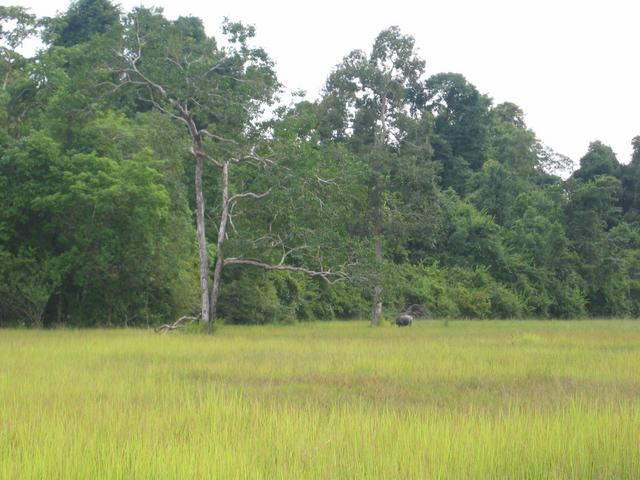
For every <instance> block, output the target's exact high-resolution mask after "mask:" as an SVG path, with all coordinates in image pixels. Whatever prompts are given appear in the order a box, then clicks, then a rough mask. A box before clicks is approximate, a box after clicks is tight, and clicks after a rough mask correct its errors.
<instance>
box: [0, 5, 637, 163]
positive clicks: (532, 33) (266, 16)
mask: <svg viewBox="0 0 640 480" xmlns="http://www.w3.org/2000/svg"><path fill="white" fill-rule="evenodd" d="M0 4H18V5H23V6H26V7H29V8H31V10H32V12H33V13H36V14H37V15H40V16H42V15H49V16H50V15H53V14H55V13H56V11H64V10H66V8H67V7H68V5H69V2H68V0H47V1H43V0H13V1H12V0H0ZM141 4H142V5H145V6H160V7H162V8H163V9H164V11H165V14H166V15H167V16H168V17H169V18H175V17H177V16H179V15H195V16H198V17H200V18H202V19H203V20H204V22H205V25H206V27H207V29H208V32H209V33H210V34H212V35H217V34H218V32H219V26H220V23H221V21H222V19H223V17H225V16H227V17H229V18H231V19H232V20H242V21H243V22H246V23H252V24H254V25H255V26H256V28H257V40H256V43H257V44H259V45H261V46H263V47H265V49H266V50H267V52H268V53H269V54H270V55H271V57H272V58H273V59H274V60H275V62H276V66H277V71H278V74H279V78H280V81H281V82H282V83H284V85H285V86H286V87H287V89H289V90H298V89H302V90H306V91H307V92H308V94H309V96H310V97H315V96H316V95H317V94H318V92H319V91H320V89H321V88H322V86H323V84H324V81H325V79H326V77H327V75H328V74H329V73H330V71H331V69H332V68H333V67H334V66H335V65H336V64H337V63H338V62H339V61H340V60H341V58H342V57H343V56H344V55H346V54H347V53H348V52H349V51H351V50H353V49H355V48H360V49H364V50H368V49H369V47H370V46H371V44H372V42H373V39H374V38H375V36H376V35H377V33H378V32H380V30H382V29H384V28H386V27H388V26H390V25H398V26H400V28H401V29H402V31H403V32H404V33H409V34H411V35H413V36H414V37H415V39H416V44H417V46H418V48H419V53H420V55H421V56H422V58H424V59H425V60H426V62H427V74H429V75H431V74H433V73H437V72H445V71H451V72H459V73H462V74H463V75H465V76H466V77H467V79H468V80H469V81H470V82H471V83H473V84H474V85H476V86H477V87H478V89H479V90H480V91H481V92H482V93H486V94H488V95H489V96H490V97H491V98H493V99H494V102H496V103H499V102H503V101H511V102H514V103H516V104H518V105H520V106H521V107H522V109H523V110H524V111H525V113H526V119H527V123H528V125H529V126H530V127H531V128H532V129H533V130H534V131H535V132H536V133H537V135H538V137H539V138H540V139H541V140H542V141H543V142H545V143H546V144H548V145H549V146H551V147H552V148H554V149H555V150H556V151H558V152H560V153H563V154H565V155H568V156H569V157H571V158H572V159H573V160H574V161H575V162H578V160H579V159H580V157H581V156H582V155H584V153H585V152H586V150H587V147H588V145H589V142H591V141H593V140H601V141H602V142H604V143H606V144H609V145H611V147H612V148H613V149H614V151H615V152H616V153H617V154H618V159H619V160H620V161H622V162H624V163H627V162H628V161H629V159H630V155H631V139H632V138H633V137H634V136H636V135H640V27H639V26H638V25H640V23H639V19H640V2H638V1H637V0H607V1H603V0H599V1H594V0H582V1H580V0H575V1H574V0H483V1H478V0H442V1H438V2H436V1H428V0H427V1H409V0H387V1H377V0H368V1H365V0H355V1H354V0H341V1H339V0H320V1H315V2H302V1H295V0H272V1H259V0H227V1H224V2H219V1H218V2H216V1H206V0H205V1H203V0H200V1H198V0H180V1H170V0H142V1H140V0H138V1H131V0H124V1H121V2H120V5H121V6H122V7H123V9H124V10H125V11H128V10H129V9H130V8H131V7H132V6H135V5H141Z"/></svg>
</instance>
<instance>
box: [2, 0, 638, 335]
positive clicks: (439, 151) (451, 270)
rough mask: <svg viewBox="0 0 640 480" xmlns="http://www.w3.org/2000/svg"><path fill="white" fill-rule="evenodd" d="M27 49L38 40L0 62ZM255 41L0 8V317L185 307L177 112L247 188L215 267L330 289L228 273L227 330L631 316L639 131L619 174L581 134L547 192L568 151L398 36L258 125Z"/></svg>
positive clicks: (184, 206) (183, 187)
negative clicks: (407, 317)
mask: <svg viewBox="0 0 640 480" xmlns="http://www.w3.org/2000/svg"><path fill="white" fill-rule="evenodd" d="M39 34H41V36H42V38H43V40H44V41H45V46H44V48H43V49H42V50H41V51H40V52H39V53H38V54H37V55H36V56H35V57H34V58H25V57H23V56H22V55H20V54H19V53H18V49H19V47H20V45H21V44H22V43H23V42H24V41H25V40H27V39H28V38H30V37H33V36H36V35H39ZM254 35H255V28H254V27H253V26H247V25H244V24H242V23H234V22H229V21H227V22H225V24H224V25H223V37H224V38H223V39H215V38H213V37H209V36H207V34H206V31H205V28H204V24H203V22H202V20H200V19H198V18H195V17H180V18H177V19H175V20H169V19H167V18H166V17H165V16H164V15H163V14H162V12H161V11H160V10H157V9H147V8H143V7H140V8H135V9H133V10H132V11H130V12H127V13H124V14H122V15H121V12H120V10H119V7H116V6H114V5H113V4H111V3H109V1H107V0H79V1H78V2H76V3H73V4H72V5H71V6H70V7H69V9H68V11H67V12H65V13H63V14H61V15H59V16H57V17H56V18H52V19H38V18H36V17H35V16H33V15H31V14H29V13H28V12H27V11H26V10H25V9H24V8H21V7H0V79H1V82H2V84H1V87H2V88H1V89H0V325H7V324H13V325H18V324H24V325H45V326H49V325H56V324H72V325H83V326H87V325H132V324H137V325H146V324H152V323H159V322H163V323H166V322H167V321H171V320H175V318H177V317H179V316H182V315H185V314H192V313H193V312H194V311H196V310H197V305H198V302H199V295H198V289H199V282H198V255H197V249H196V241H195V239H196V235H195V226H194V214H193V211H194V209H195V205H194V202H193V200H192V199H193V198H194V183H195V182H194V178H195V171H194V170H195V168H194V162H193V158H192V156H191V154H190V150H189V149H190V148H191V147H192V144H191V143H192V142H191V140H192V137H191V136H187V135H185V124H184V122H179V121H178V122H176V121H175V118H174V117H172V115H171V114H172V113H173V114H177V113H180V112H179V110H176V108H177V107H176V105H177V103H176V102H178V103H179V104H180V105H181V107H182V108H186V109H187V110H188V113H189V115H190V117H189V118H191V119H192V120H193V122H194V123H193V125H191V128H192V129H195V130H196V135H200V137H199V138H200V147H201V148H202V153H203V154H205V156H207V158H208V159H209V160H213V162H211V163H212V164H215V161H219V160H220V159H230V167H229V168H230V182H229V194H230V195H231V196H233V195H238V194H243V193H246V192H252V194H253V195H248V196H246V197H243V198H242V201H237V202H236V201H234V205H233V208H232V212H231V213H232V220H233V221H232V222H231V223H230V224H229V228H228V229H227V236H226V237H225V238H226V243H225V247H224V253H225V255H226V257H227V258H230V257H234V258H236V259H238V258H242V259H259V260H260V261H262V262H263V263H264V264H270V265H272V266H273V265H279V264H281V263H282V262H283V261H286V262H285V263H286V264H287V265H289V266H292V267H294V268H298V269H300V268H303V267H304V268H307V269H310V270H315V271H320V270H323V269H327V268H331V269H333V271H336V270H339V271H341V272H343V273H344V274H345V275H346V276H348V281H347V279H346V278H345V279H344V280H345V281H341V282H337V283H332V284H329V283H327V282H325V281H323V280H322V279H320V278H318V276H317V275H316V276H315V277H310V276H305V275H303V274H302V273H300V272H299V271H298V272H292V271H288V272H287V271H264V270H260V269H258V268H257V267H254V266H248V265H243V266H242V267H240V266H237V265H236V266H234V265H229V266H228V267H225V270H224V273H223V285H222V292H221V305H220V313H221V315H222V317H223V318H224V319H225V321H226V322H227V323H258V324H263V323H270V322H280V323H291V322H296V321H308V320H329V319H334V318H341V319H342V318H354V317H363V316H366V315H368V314H369V313H370V312H371V306H370V304H371V301H372V299H373V298H374V297H375V296H376V295H377V294H376V293H375V292H376V288H375V287H382V292H383V293H382V297H383V298H382V300H383V303H384V305H385V308H386V309H387V311H386V312H385V315H386V317H387V318H393V315H395V314H396V313H397V312H400V311H402V310H404V309H405V308H406V307H408V306H409V305H411V304H419V305H422V306H423V307H424V308H425V309H426V310H428V311H429V312H430V314H431V315H432V316H433V317H444V318H458V317H464V318H522V317H526V316H532V317H535V318H572V317H579V316H584V315H593V316H622V317H625V316H628V317H637V316H639V315H640V233H639V232H640V180H639V179H640V137H636V138H635V139H633V140H632V145H633V148H634V153H633V155H632V158H631V162H630V163H629V164H626V165H623V164H620V163H619V162H618V160H617V158H616V156H615V154H614V152H613V151H612V150H611V148H610V147H608V146H606V145H604V144H602V143H601V142H593V143H591V145H589V148H588V151H587V153H586V155H585V156H584V157H583V158H582V159H581V161H580V168H579V169H578V170H577V171H576V172H575V173H574V174H573V175H572V176H571V177H570V178H569V179H568V180H563V179H562V178H560V177H559V176H556V173H558V172H561V171H566V166H567V161H568V159H567V158H566V157H563V156H562V155H559V154H557V153H555V152H553V151H552V150H551V149H549V148H548V147H546V146H544V145H543V144H542V143H541V142H540V141H539V140H538V139H537V138H536V136H535V133H534V132H533V131H532V130H530V129H529V128H528V127H527V125H526V124H525V121H524V112H523V111H522V110H521V109H520V108H519V107H518V106H517V105H515V104H513V103H509V102H506V103H502V104H499V105H493V104H492V101H491V99H490V98H488V97H487V96H486V95H483V94H481V93H480V92H479V91H478V89H477V88H476V87H475V86H474V85H472V84H471V83H470V82H469V81H468V80H467V79H466V78H464V77H463V76H462V75H460V74H455V73H438V74H435V75H433V76H431V77H430V78H428V79H425V78H424V69H425V62H424V61H423V60H422V59H421V58H420V57H419V56H418V55H417V54H416V50H415V42H414V40H413V38H412V37H411V36H410V35H406V34H404V33H402V32H401V31H400V30H399V29H398V28H397V27H390V28H388V29H385V30H383V31H382V32H381V33H380V34H379V35H378V36H377V37H376V39H375V41H374V43H373V46H372V48H371V50H370V51H368V52H366V53H365V52H363V51H359V50H356V51H352V52H351V53H349V54H348V55H347V56H346V57H345V58H344V59H343V61H342V62H341V63H340V64H339V65H338V66H337V68H336V69H335V70H334V71H333V72H332V73H331V74H330V75H329V78H328V80H327V83H326V88H325V90H324V92H323V96H322V98H321V99H320V100H319V101H317V102H309V101H304V100H301V101H298V99H297V98H296V99H295V100H294V102H292V104H291V105H288V106H282V105H276V106H275V107H276V108H275V109H274V111H273V115H268V114H267V113H266V112H265V111H264V110H265V107H267V106H269V105H272V104H273V103H274V102H275V101H276V97H275V95H276V93H277V92H278V89H279V88H280V85H279V84H278V81H277V78H276V76H275V69H274V64H273V62H272V61H271V60H270V59H269V56H268V55H267V53H266V52H265V51H264V50H263V49H261V48H257V47H254V46H253V45H252V44H251V42H252V41H253V37H254ZM138 56H139V57H138ZM133 66H135V69H134V68H133ZM136 69H137V71H136ZM144 79H152V80H153V81H157V82H158V83H157V84H156V85H155V86H152V85H150V84H149V83H148V82H146V81H144ZM123 81H125V83H127V82H126V81H130V82H129V84H127V85H123V84H122V82H123ZM143 83H144V84H145V85H142V84H143ZM158 87H159V88H158ZM160 91H164V92H165V93H167V95H162V94H160V93H159V92H160ZM178 116H179V115H178ZM265 119H266V120H265ZM183 120H184V118H183ZM263 120H264V121H263ZM205 129H206V131H205ZM198 132H199V133H198ZM192 133H193V132H192ZM258 159H259V160H258ZM245 160H246V161H245ZM263 166H266V167H267V168H262V167H263ZM209 167H211V165H208V166H207V168H205V172H204V185H205V191H204V197H205V204H206V206H207V211H206V216H207V218H206V221H207V235H208V242H209V248H208V252H209V254H210V259H211V262H212V263H213V261H215V259H216V255H217V253H218V252H217V251H216V250H217V248H216V246H215V243H216V239H217V236H218V232H217V231H216V227H217V225H216V221H217V219H218V218H219V215H218V214H219V213H220V210H221V202H220V198H221V178H220V170H219V169H216V168H209ZM237 199H238V197H236V200H237ZM221 258H222V257H221ZM334 279H335V278H334ZM372 287H374V288H372ZM192 328H196V327H192Z"/></svg>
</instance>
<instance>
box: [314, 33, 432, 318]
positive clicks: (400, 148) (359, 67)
mask: <svg viewBox="0 0 640 480" xmlns="http://www.w3.org/2000/svg"><path fill="white" fill-rule="evenodd" d="M423 72H424V61H423V60H421V59H420V58H418V57H417V55H416V53H415V41H414V39H413V38H412V37H410V36H407V35H403V34H402V33H401V32H400V30H399V29H398V28H397V27H391V28H389V29H387V30H384V31H382V32H381V33H380V34H379V35H378V37H377V38H376V40H375V42H374V44H373V47H372V49H371V52H370V53H369V54H366V53H365V52H362V51H360V50H356V51H353V52H351V53H350V54H349V55H347V56H346V57H345V58H344V60H343V61H342V63H341V64H340V65H338V67H337V68H336V70H335V71H334V73H332V74H331V76H330V77H329V79H328V81H327V86H326V92H325V98H324V100H323V106H324V107H325V109H326V112H327V113H326V116H325V119H326V120H325V121H327V122H332V126H331V127H326V126H325V125H323V128H324V131H327V132H329V133H330V134H331V136H332V138H333V139H335V140H340V139H343V138H348V140H349V145H350V147H351V148H352V149H353V151H355V152H357V153H358V154H360V155H362V156H364V157H365V158H366V161H367V163H368V165H369V169H370V178H369V187H368V197H369V199H368V209H367V226H366V231H367V232H368V233H369V234H370V235H371V238H372V241H373V251H374V255H373V257H374V268H373V269H372V270H371V271H370V272H369V276H370V277H371V279H372V283H373V286H372V289H371V296H372V303H373V308H372V314H371V324H372V325H378V324H379V323H380V318H381V315H382V305H383V301H382V298H383V297H382V295H383V291H384V288H383V283H384V282H383V277H384V273H383V272H384V270H385V266H384V262H385V255H384V249H385V245H384V244H385V240H384V234H385V226H386V225H385V224H386V220H387V217H388V215H387V212H388V210H389V207H390V206H391V205H392V203H393V200H392V199H393V194H392V193H391V192H390V187H391V182H390V176H391V175H392V172H394V173H395V175H393V177H394V178H400V175H402V176H403V177H402V178H405V179H406V178H407V177H408V176H409V175H410V174H409V169H411V170H413V169H415V168H418V169H422V168H425V167H426V168H427V169H428V170H429V171H430V175H431V176H433V170H432V169H431V168H430V166H428V163H427V162H429V160H430V155H431V150H430V146H429V144H428V141H425V140H426V139H427V138H428V137H427V135H428V133H426V132H424V130H423V127H424V125H425V123H424V122H428V120H426V119H425V112H424V111H423V110H421V109H420V105H419V103H418V102H417V93H418V90H419V88H420V79H421V77H422V75H423ZM427 126H428V124H427ZM416 134H417V135H416ZM412 140H416V143H413V142H412ZM410 142H411V143H413V145H410ZM407 147H409V148H407ZM405 153H408V155H407V156H405ZM403 162H408V163H407V164H406V165H403ZM413 173H416V172H415V170H414V172H413ZM426 183H427V185H429V184H430V182H429V180H426ZM428 188H430V187H428ZM396 192H397V193H400V195H402V194H401V192H398V191H396ZM404 193H405V197H406V194H408V193H409V192H408V191H406V190H405V192H404ZM410 195H415V192H411V193H410ZM418 212H420V211H419V210H418V209H415V210H414V213H418ZM401 216H402V215H396V216H395V218H396V219H400V218H401ZM399 231H400V230H398V228H397V227H396V232H399Z"/></svg>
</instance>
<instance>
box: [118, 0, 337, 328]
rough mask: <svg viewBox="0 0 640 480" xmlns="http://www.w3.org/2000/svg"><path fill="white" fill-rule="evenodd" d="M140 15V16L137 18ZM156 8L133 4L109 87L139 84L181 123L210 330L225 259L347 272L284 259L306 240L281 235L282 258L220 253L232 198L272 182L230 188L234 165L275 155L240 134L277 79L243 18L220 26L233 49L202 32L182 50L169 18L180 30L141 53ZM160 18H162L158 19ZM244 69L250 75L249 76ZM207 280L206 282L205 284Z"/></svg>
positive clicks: (329, 274) (263, 163) (320, 273)
mask: <svg viewBox="0 0 640 480" xmlns="http://www.w3.org/2000/svg"><path fill="white" fill-rule="evenodd" d="M139 15H141V16H142V20H141V18H139ZM154 15H156V16H157V15H159V14H157V13H153V12H151V13H150V12H149V11H145V10H139V11H134V13H133V14H132V15H131V16H130V17H129V23H128V29H127V35H126V38H127V39H128V41H129V44H128V47H127V48H125V49H124V51H123V53H122V55H121V57H122V60H123V64H124V66H122V67H120V68H118V69H111V71H112V74H113V75H114V76H116V77H117V78H118V81H117V82H115V83H114V84H113V86H114V87H115V89H118V88H121V87H123V86H125V85H130V86H133V87H135V88H137V89H138V92H139V96H140V98H141V99H142V100H144V101H146V102H148V103H150V104H151V105H152V106H153V108H155V109H156V110H158V111H159V112H161V113H163V114H165V115H168V116H169V117H171V118H173V119H174V120H176V121H178V122H180V123H181V124H183V125H184V127H185V130H186V131H187V132H188V134H189V138H190V143H191V146H190V153H191V155H192V156H193V158H194V160H195V200H196V227H197V238H198V252H199V262H200V293H201V313H200V317H201V318H202V321H206V322H208V323H209V330H211V326H212V322H213V321H214V320H215V317H216V315H217V311H218V304H219V302H218V299H219V296H220V286H221V281H222V272H223V269H224V267H225V266H227V265H250V266H254V267H259V268H264V269H267V270H286V271H293V272H300V273H304V274H306V275H311V276H313V277H319V278H322V279H324V280H327V281H329V282H333V281H340V280H344V279H346V278H347V273H346V271H345V270H344V269H337V270H334V269H330V268H329V269H327V268H320V269H318V270H313V269H307V268H304V267H301V266H297V265H290V264H288V263H287V260H288V258H289V256H290V254H291V253H292V252H293V251H294V250H299V249H301V248H304V246H297V247H295V248H288V247H285V245H284V243H283V242H282V243H281V245H277V244H276V245H273V246H277V247H282V249H283V254H282V257H281V259H280V261H279V262H277V263H269V262H268V261H262V260H259V259H255V258H243V257H232V258H225V244H226V242H227V240H228V238H229V232H228V227H229V225H232V226H233V211H234V207H235V205H236V204H237V203H238V202H239V201H241V200H247V199H254V200H255V199H261V198H264V197H266V196H267V195H269V194H270V192H271V189H268V190H267V191H265V192H252V191H245V192H241V193H235V194H233V195H232V194H231V188H230V175H231V171H232V169H233V168H232V167H234V166H235V165H239V164H242V163H247V162H248V163H251V164H253V165H254V166H256V167H258V168H268V167H271V166H274V165H275V163H276V162H275V160H273V159H271V158H267V157H266V156H264V155H259V154H258V153H256V150H257V149H256V146H255V144H253V145H252V142H251V141H249V140H248V139H247V134H246V133H247V130H250V129H251V128H252V127H253V125H252V123H251V122H252V118H253V117H255V116H256V115H257V114H258V113H259V109H258V107H257V105H258V104H260V103H261V102H263V101H269V99H270V96H271V95H272V94H273V91H274V89H275V88H277V85H278V84H277V81H276V80H275V74H274V73H273V70H272V64H271V61H270V60H269V59H268V58H267V57H266V55H265V54H264V52H263V51H262V50H260V49H252V48H249V47H248V46H247V45H246V43H245V42H246V40H247V39H248V38H250V37H251V36H253V29H252V28H251V27H244V26H242V25H241V24H225V26H224V30H225V31H226V33H227V34H228V35H229V37H230V41H231V42H232V44H233V43H234V42H235V43H239V46H238V47H237V48H234V47H233V46H229V47H226V48H224V49H218V48H217V47H216V43H215V41H213V40H212V39H208V38H207V39H206V40H200V41H201V42H203V45H195V46H193V45H192V46H191V47H190V48H191V50H187V51H185V48H186V47H184V45H185V43H184V42H182V41H179V42H176V40H175V39H176V38H180V35H187V36H188V35H189V32H188V31H187V32H183V31H180V28H182V27H181V26H180V25H182V24H179V22H178V21H176V22H173V23H170V24H169V25H171V28H174V29H175V30H176V32H179V33H180V35H176V36H172V35H171V34H170V33H169V34H167V36H166V37H164V38H163V41H164V42H166V43H165V44H163V45H157V42H158V40H157V38H154V42H155V43H156V44H154V45H153V46H152V48H151V52H152V53H151V54H150V55H147V53H146V50H145V48H146V46H147V43H146V40H145V33H143V32H144V31H146V33H149V32H153V34H154V35H155V33H156V32H155V31H153V30H152V29H153V28H154V27H153V25H156V23H154V22H153V21H149V19H150V18H151V19H152V20H153V18H155V17H153V16H154ZM145 19H146V21H147V23H148V25H152V27H151V28H149V26H148V25H147V29H146V30H145V28H141V26H140V25H141V23H143V24H144V22H145ZM156 20H157V18H156ZM162 21H165V22H166V20H164V19H162ZM168 30H171V29H168ZM176 32H174V33H176ZM159 52H160V53H159ZM149 65H151V67H150V66H149ZM260 69H262V70H261V71H260ZM148 70H149V71H148ZM249 72H251V73H249ZM250 74H252V75H254V77H252V78H249V77H248V75H250ZM265 79H266V80H265ZM252 82H255V86H252ZM225 109H231V110H233V111H236V112H243V113H241V114H240V117H241V120H238V119H237V118H235V117H234V119H233V122H235V123H233V122H232V123H233V128H231V127H229V125H228V123H229V122H227V123H225V122H224V121H222V122H221V123H222V125H223V127H220V128H217V127H218V124H216V119H220V118H224V116H225ZM203 117H205V118H211V119H212V120H211V121H210V123H209V125H207V126H206V127H204V128H203V126H202V122H201V121H200V122H199V119H201V118H203ZM225 128H226V129H227V130H228V129H229V128H231V131H230V132H228V133H227V134H225V133H224V132H225ZM221 132H222V133H221ZM206 166H213V167H214V168H216V169H217V170H218V171H219V172H220V183H221V185H220V186H221V198H220V218H219V222H218V232H217V240H216V260H215V265H214V268H213V276H212V278H210V271H209V256H208V249H207V236H206V222H205V218H206V208H205V195H204V186H203V173H204V170H205V168H206ZM210 281H211V288H209V285H210ZM168 328H171V327H168ZM175 328H178V327H175Z"/></svg>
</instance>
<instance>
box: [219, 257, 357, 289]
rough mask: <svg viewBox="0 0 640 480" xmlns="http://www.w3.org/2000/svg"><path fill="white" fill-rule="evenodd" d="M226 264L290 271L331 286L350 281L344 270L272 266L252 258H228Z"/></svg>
mask: <svg viewBox="0 0 640 480" xmlns="http://www.w3.org/2000/svg"><path fill="white" fill-rule="evenodd" d="M224 264H225V266H226V265H252V266H254V267H258V268H263V269H265V270H280V271H288V272H299V273H304V274H305V275H309V276H310V277H318V278H321V279H322V280H324V281H325V282H327V283H329V284H334V283H338V282H341V281H345V280H348V279H349V274H348V273H347V272H345V271H342V270H336V271H334V270H331V269H328V270H311V269H309V268H304V267H295V266H293V265H286V264H281V263H278V264H271V263H265V262H261V261H260V260H255V259H252V258H234V257H230V258H226V259H225V260H224Z"/></svg>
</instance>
